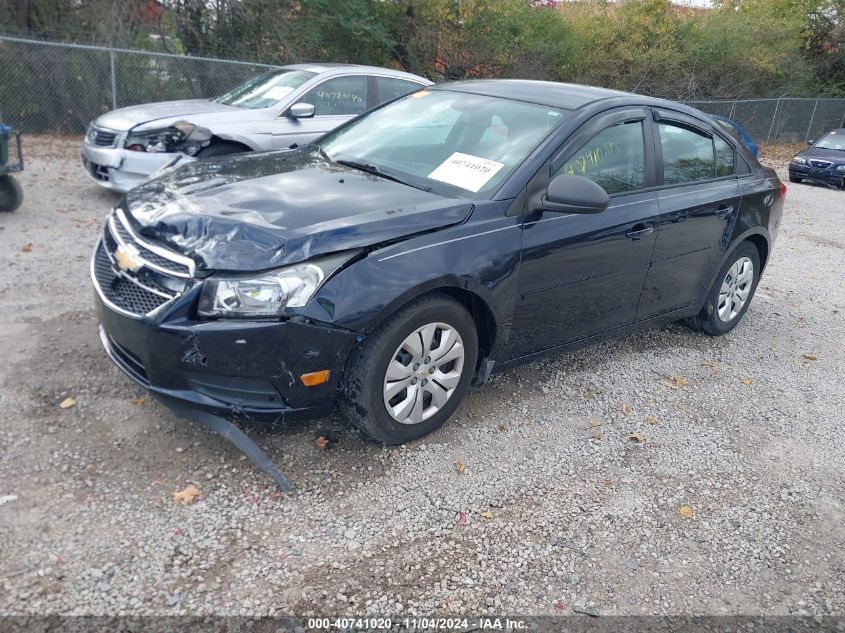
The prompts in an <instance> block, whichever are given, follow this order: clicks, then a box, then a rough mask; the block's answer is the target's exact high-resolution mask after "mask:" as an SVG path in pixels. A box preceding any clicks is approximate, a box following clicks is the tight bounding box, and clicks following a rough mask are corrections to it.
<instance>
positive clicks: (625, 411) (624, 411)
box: [622, 403, 634, 415]
mask: <svg viewBox="0 0 845 633" xmlns="http://www.w3.org/2000/svg"><path fill="white" fill-rule="evenodd" d="M633 410H634V409H633V407H632V406H631V405H630V404H627V403H626V404H623V405H622V415H628V414H629V413H631V411H633Z"/></svg>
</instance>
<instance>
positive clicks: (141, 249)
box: [91, 209, 194, 317]
mask: <svg viewBox="0 0 845 633" xmlns="http://www.w3.org/2000/svg"><path fill="white" fill-rule="evenodd" d="M119 248H120V249H121V252H122V255H120V256H119V257H123V256H126V255H127V254H128V255H129V257H130V258H131V260H134V261H133V262H132V264H133V265H132V267H131V269H129V268H127V267H126V262H125V261H124V260H123V259H121V263H122V264H123V268H121V266H118V264H117V261H118V257H116V255H115V253H116V252H117V250H118V249H119ZM193 273H194V265H193V261H192V260H190V259H188V258H187V257H185V256H183V255H179V254H178V253H172V252H170V251H168V250H167V249H164V248H161V247H159V246H155V245H153V244H150V243H148V242H144V241H143V240H142V239H141V238H139V237H138V236H137V235H136V234H135V233H134V232H133V231H132V229H131V228H130V227H129V223H128V222H127V220H126V216H125V215H124V214H123V212H122V211H121V210H120V209H117V210H115V212H114V213H113V214H112V215H111V216H110V217H109V220H108V222H107V223H106V227H105V229H104V230H103V236H102V239H100V241H99V242H98V243H97V247H96V250H95V251H94V257H93V258H92V260H91V277H92V279H93V281H94V284H95V286H96V287H97V291H98V292H99V293H100V296H101V297H102V299H103V301H104V302H106V303H107V304H108V305H109V306H110V307H111V308H113V309H115V310H117V311H118V312H122V313H124V314H126V315H129V316H133V317H140V316H143V315H150V314H151V313H152V312H154V311H155V310H157V309H159V308H161V307H162V306H164V305H165V304H167V303H169V302H171V301H173V300H174V299H176V298H177V297H179V296H180V295H181V294H182V293H183V292H184V291H185V290H187V289H188V288H189V287H190V286H191V285H192V283H193V282H192V281H191V278H192V276H193Z"/></svg>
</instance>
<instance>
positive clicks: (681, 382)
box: [661, 376, 689, 389]
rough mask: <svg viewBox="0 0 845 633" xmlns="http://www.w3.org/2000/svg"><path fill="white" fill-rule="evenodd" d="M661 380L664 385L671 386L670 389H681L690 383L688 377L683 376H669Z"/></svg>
mask: <svg viewBox="0 0 845 633" xmlns="http://www.w3.org/2000/svg"><path fill="white" fill-rule="evenodd" d="M661 382H662V383H663V385H664V386H666V387H669V388H670V389H681V388H682V387H686V386H687V385H688V384H689V383H688V382H687V379H686V378H684V377H683V376H669V377H668V378H666V379H664V380H662V381H661Z"/></svg>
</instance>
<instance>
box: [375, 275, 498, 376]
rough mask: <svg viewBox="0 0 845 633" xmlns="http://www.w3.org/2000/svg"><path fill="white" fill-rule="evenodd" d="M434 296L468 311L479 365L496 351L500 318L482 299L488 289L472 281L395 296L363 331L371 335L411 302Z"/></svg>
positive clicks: (448, 281) (435, 284)
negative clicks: (474, 332)
mask: <svg viewBox="0 0 845 633" xmlns="http://www.w3.org/2000/svg"><path fill="white" fill-rule="evenodd" d="M437 293H440V294H445V295H447V296H449V297H451V298H452V299H454V300H455V301H457V302H458V303H460V304H461V305H463V306H464V307H465V308H466V309H467V311H468V312H469V313H470V315H471V316H472V319H473V321H474V322H475V327H476V333H477V335H478V362H479V363H481V361H482V360H483V359H486V358H489V357H490V356H491V355H492V353H493V350H494V349H495V345H496V341H497V338H498V335H499V332H500V327H499V319H498V318H497V316H496V312H495V311H494V310H493V307H492V305H491V301H490V298H489V297H485V295H489V290H487V288H485V287H484V286H482V285H480V284H475V283H473V282H472V280H464V279H461V278H459V277H448V278H442V279H438V280H432V281H430V282H428V283H426V284H423V285H421V286H417V287H415V288H413V289H411V290H409V291H407V292H405V293H403V294H402V295H400V296H399V297H396V298H395V299H394V300H393V301H391V302H390V303H389V304H387V305H386V306H384V308H382V309H381V310H380V311H379V312H378V314H377V315H376V316H375V317H374V318H373V319H371V320H370V322H369V324H368V327H367V328H366V331H367V332H372V331H373V330H375V329H377V328H378V327H380V326H381V325H382V324H383V323H384V322H385V321H386V320H387V319H388V318H389V317H390V315H391V314H393V313H395V312H396V311H398V310H401V309H402V308H403V307H404V306H406V305H408V304H409V303H411V302H412V301H415V300H417V299H419V298H420V297H424V296H426V295H430V294H437Z"/></svg>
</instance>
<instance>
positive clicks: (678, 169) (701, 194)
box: [637, 111, 741, 320]
mask: <svg viewBox="0 0 845 633" xmlns="http://www.w3.org/2000/svg"><path fill="white" fill-rule="evenodd" d="M655 112H656V115H655V118H656V119H657V121H656V123H655V125H654V134H655V150H656V154H657V177H658V180H659V182H660V183H661V184H662V185H663V186H662V187H661V188H660V189H659V190H658V194H657V203H658V206H659V208H660V217H659V222H658V232H657V243H656V244H655V247H654V256H653V261H652V265H651V269H650V270H649V273H648V277H647V279H646V282H645V285H644V287H643V294H642V297H641V299H640V305H639V309H638V311H637V319H638V320H641V319H647V318H650V317H654V316H658V315H660V314H664V313H666V312H671V311H673V310H677V309H680V308H685V307H687V306H690V305H691V304H692V303H693V302H695V301H696V299H697V298H698V296H699V295H700V293H701V292H702V290H703V289H704V286H705V285H706V284H707V283H708V281H709V279H710V276H711V274H712V273H713V271H714V269H715V267H716V266H717V265H718V263H719V262H720V261H721V256H722V253H723V252H724V250H725V248H726V246H727V244H728V240H729V238H730V235H731V232H732V230H733V227H734V225H735V223H736V218H737V216H738V213H739V206H740V202H741V194H740V190H739V185H738V183H737V176H736V167H735V165H736V160H737V159H736V156H735V150H734V148H733V146H732V145H731V144H730V143H728V142H727V141H726V140H725V139H724V138H723V137H722V136H721V134H720V133H719V132H717V131H716V130H715V128H714V127H713V126H710V125H708V124H707V123H704V122H703V121H699V120H698V119H696V118H693V117H688V116H686V115H684V114H680V113H674V112H670V111H665V112H664V111H655Z"/></svg>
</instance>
